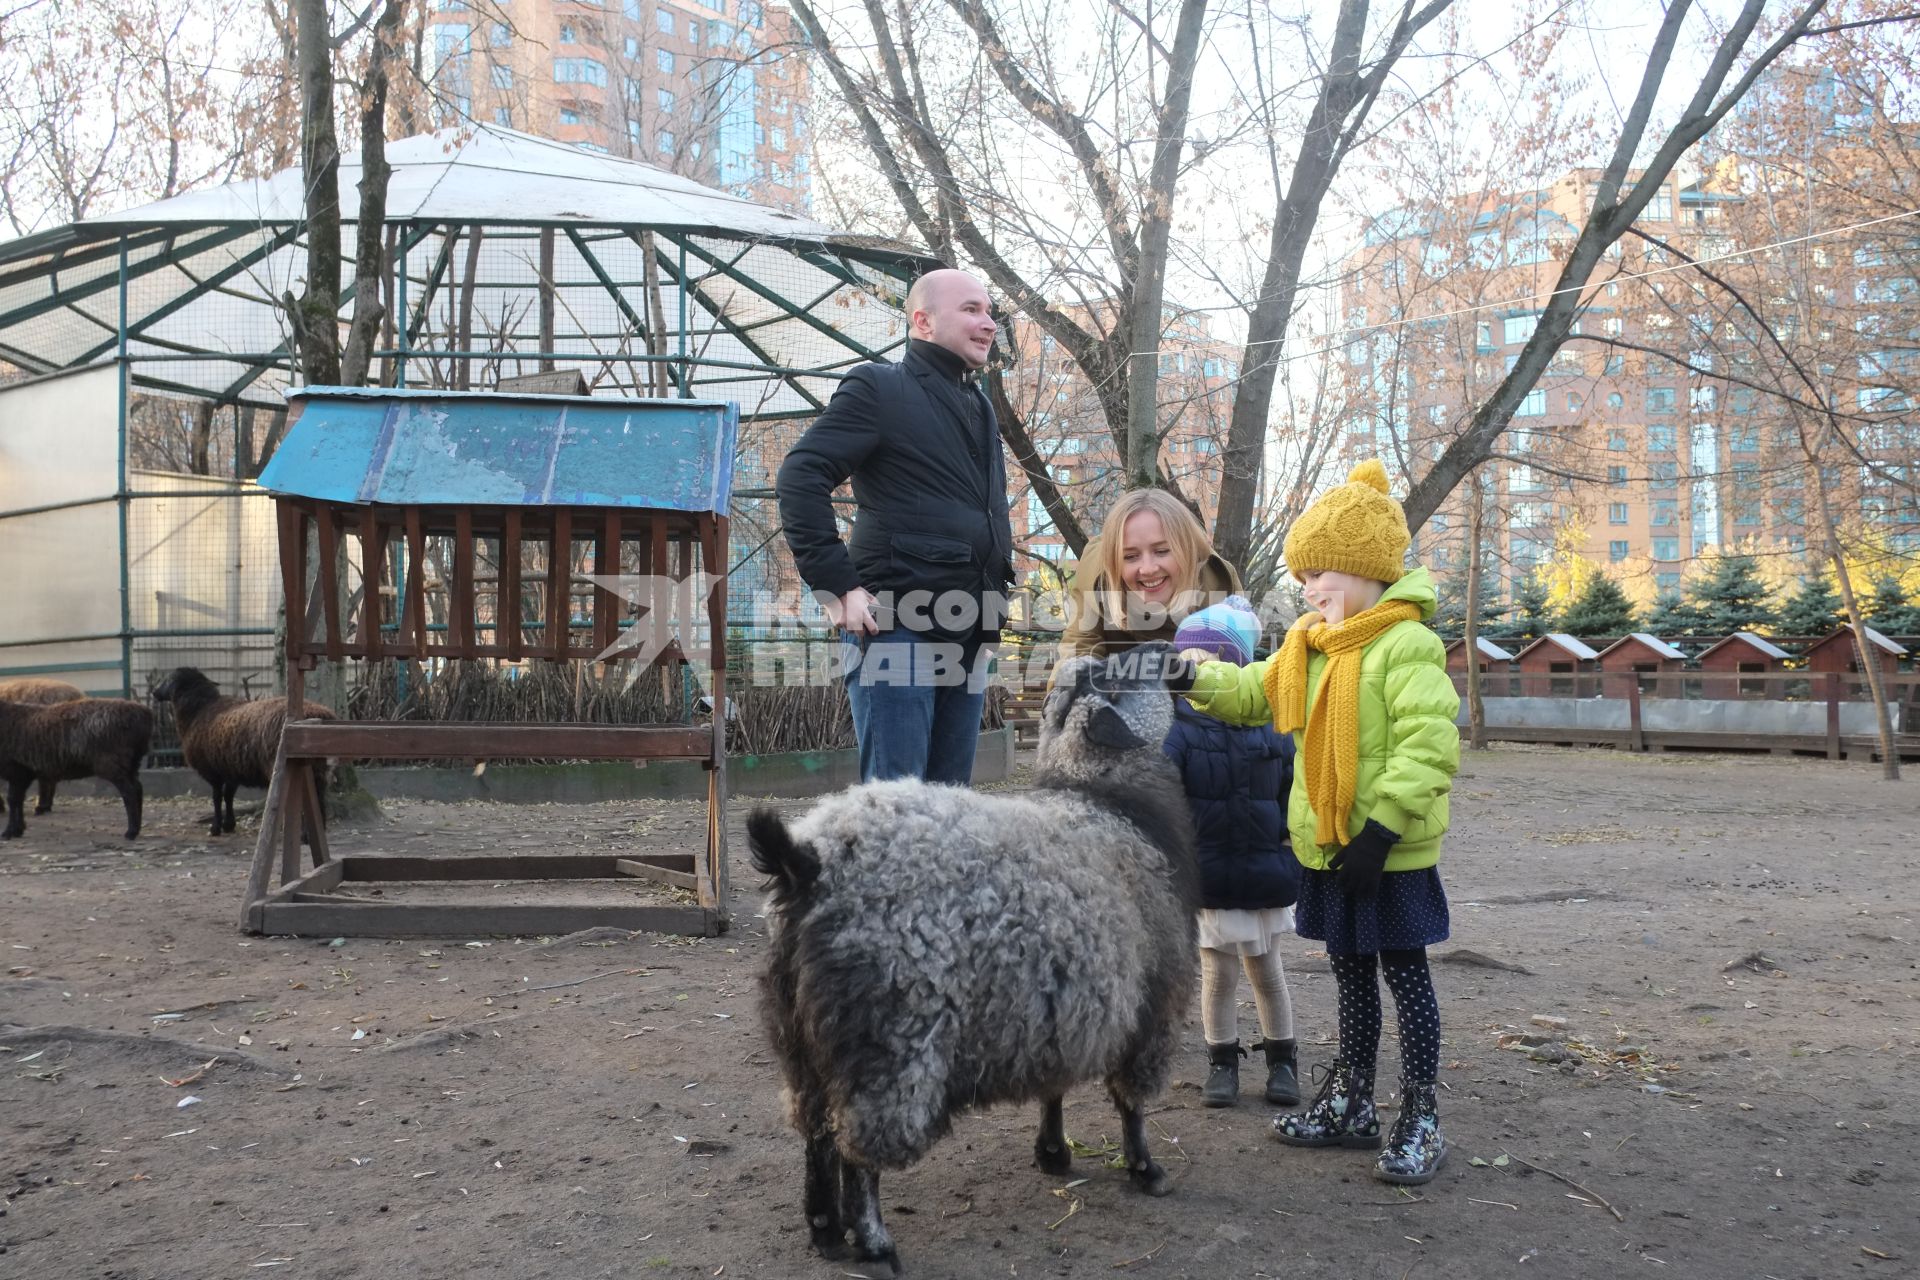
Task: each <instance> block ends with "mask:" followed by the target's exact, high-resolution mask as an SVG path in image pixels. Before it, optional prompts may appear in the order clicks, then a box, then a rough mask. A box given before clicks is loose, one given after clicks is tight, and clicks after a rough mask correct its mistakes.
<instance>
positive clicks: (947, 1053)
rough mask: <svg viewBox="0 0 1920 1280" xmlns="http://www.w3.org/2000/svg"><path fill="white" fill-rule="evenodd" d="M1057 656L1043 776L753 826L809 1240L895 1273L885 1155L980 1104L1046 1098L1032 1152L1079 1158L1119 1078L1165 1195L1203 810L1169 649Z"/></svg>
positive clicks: (1133, 1169)
mask: <svg viewBox="0 0 1920 1280" xmlns="http://www.w3.org/2000/svg"><path fill="white" fill-rule="evenodd" d="M1151 648H1155V649H1156V650H1157V652H1155V653H1153V654H1151V655H1150V658H1151V660H1150V661H1148V662H1146V663H1144V664H1134V665H1131V666H1130V665H1128V664H1129V663H1130V662H1131V661H1132V659H1131V658H1129V657H1125V656H1123V657H1116V658H1113V659H1110V660H1108V659H1098V658H1080V659H1074V660H1072V661H1070V662H1067V663H1063V664H1061V667H1060V669H1059V673H1058V675H1057V678H1056V680H1055V682H1054V687H1053V690H1052V691H1051V692H1050V693H1049V694H1048V695H1047V701H1046V705H1045V707H1044V708H1043V709H1042V711H1041V734H1040V754H1039V761H1038V767H1037V768H1036V771H1035V776H1034V782H1035V786H1034V789H1033V790H1032V791H1029V792H1027V793H1025V794H1022V795H982V794H978V793H976V792H973V791H970V790H966V789H963V788H959V787H947V786H935V785H930V784H928V783H923V782H882V783H874V784H870V785H867V786H862V787H856V788H854V789H852V790H851V791H848V792H845V793H843V794H841V795H838V796H834V797H832V798H830V799H828V800H825V801H823V802H822V803H821V804H820V805H819V806H818V807H816V808H815V809H814V810H813V811H812V812H811V813H809V814H807V815H806V816H805V817H804V818H802V819H800V820H799V821H798V822H796V823H794V824H793V825H792V826H791V827H789V826H788V825H787V824H786V823H785V822H783V821H782V820H781V818H780V817H779V816H778V815H777V814H775V813H773V812H772V811H771V810H766V809H762V810H758V811H756V812H755V813H754V814H752V815H751V816H750V817H749V818H748V820H747V834H748V836H749V837H750V839H751V841H752V845H753V861H754V865H755V866H756V867H758V868H759V869H760V870H761V871H762V872H764V873H766V874H767V876H768V877H769V878H770V887H771V888H772V890H773V896H772V901H771V904H770V910H769V912H768V920H769V924H770V928H769V932H770V934H771V937H772V946H771V948H770V951H771V954H770V956H769V959H768V964H767V970H766V973H765V975H764V976H763V978H762V991H763V994H764V1000H763V1001H762V1010H763V1013H764V1016H765V1018H766V1024H767V1030H768V1034H769V1036H770V1038H771V1039H772V1041H773V1045H774V1049H775V1051H776V1054H777V1056H778V1058H779V1060H780V1066H781V1070H782V1072H783V1074H784V1075H785V1077H786V1083H787V1088H788V1106H789V1114H790V1118H791V1120H792V1123H793V1125H794V1127H795V1128H796V1129H797V1130H799V1132H800V1133H801V1134H802V1135H803V1136H804V1137H805V1138H806V1142H807V1183H806V1196H805V1204H806V1211H807V1219H808V1226H809V1228H810V1229H811V1232H812V1237H813V1244H814V1247H815V1248H816V1249H818V1250H819V1251H820V1252H822V1253H823V1254H826V1255H827V1256H830V1257H831V1256H840V1252H841V1251H842V1250H843V1249H844V1246H845V1241H844V1238H843V1234H844V1232H845V1231H846V1230H848V1229H851V1231H852V1233H853V1235H854V1239H855V1243H856V1246H857V1250H858V1256H859V1257H860V1258H861V1259H863V1260H866V1261H886V1262H888V1263H890V1264H892V1265H893V1266H894V1267H895V1270H896V1271H897V1270H898V1255H897V1254H896V1253H895V1251H894V1248H893V1242H892V1237H891V1236H890V1235H889V1233H888V1231H887V1229H886V1226H885V1224H884V1223H883V1222H882V1220H881V1217H882V1215H881V1210H880V1201H879V1189H878V1188H879V1183H878V1177H879V1174H878V1171H879V1170H881V1169H887V1168H900V1167H902V1166H904V1165H908V1164H911V1163H912V1162H913V1161H915V1160H917V1159H918V1158H919V1157H920V1156H922V1155H923V1154H925V1153H926V1151H927V1149H928V1148H929V1147H931V1146H932V1145H933V1144H934V1142H935V1141H937V1140H938V1139H939V1138H940V1137H941V1135H943V1134H945V1133H946V1132H947V1131H948V1129H949V1128H950V1127H951V1125H952V1120H953V1116H954V1113H955V1112H957V1111H959V1110H961V1109H963V1108H966V1107H972V1106H982V1105H986V1104H990V1103H996V1102H1014V1101H1023V1100H1028V1099H1036V1100H1039V1101H1041V1102H1042V1103H1043V1108H1044V1109H1043V1112H1042V1117H1041V1126H1040V1136H1039V1138H1038V1139H1037V1140H1036V1142H1035V1144H1034V1159H1035V1161H1036V1163H1038V1164H1039V1166H1040V1167H1041V1169H1042V1170H1044V1171H1046V1172H1048V1173H1051V1174H1059V1173H1061V1172H1063V1171H1065V1170H1068V1169H1070V1168H1071V1167H1072V1161H1073V1156H1072V1153H1071V1152H1070V1151H1069V1150H1068V1148H1067V1141H1066V1135H1065V1132H1064V1130H1063V1128H1062V1121H1061V1098H1062V1096H1063V1095H1064V1094H1065V1093H1066V1091H1067V1090H1068V1089H1069V1088H1071V1087H1072V1086H1074V1085H1076V1084H1079V1083H1081V1082H1083V1081H1087V1080H1102V1081H1104V1082H1105V1084H1106V1086H1107V1092H1108V1095H1109V1096H1110V1097H1111V1098H1112V1100H1113V1103H1114V1106H1115V1108H1116V1109H1117V1110H1118V1111H1119V1113H1120V1128H1121V1136H1122V1148H1123V1151H1124V1154H1125V1156H1126V1164H1127V1170H1128V1176H1129V1177H1130V1179H1131V1180H1132V1182H1133V1183H1134V1185H1135V1186H1136V1187H1138V1188H1139V1189H1141V1190H1142V1191H1145V1192H1148V1193H1149V1194H1153V1195H1163V1194H1165V1193H1166V1192H1167V1191H1168V1190H1170V1189H1171V1185H1172V1184H1171V1180H1170V1179H1169V1178H1168V1176H1167V1173H1166V1171H1165V1170H1164V1169H1163V1168H1161V1167H1160V1165H1159V1164H1158V1163H1157V1162H1156V1161H1155V1160H1154V1159H1153V1154H1152V1150H1151V1147H1150V1144H1149V1140H1148V1137H1147V1132H1146V1124H1145V1120H1144V1104H1145V1102H1146V1101H1147V1100H1148V1099H1149V1098H1151V1097H1152V1096H1153V1095H1154V1094H1155V1093H1157V1092H1159V1090H1160V1089H1161V1087H1162V1086H1163V1085H1164V1084H1165V1083H1166V1076H1167V1069H1168V1064H1169V1062H1170V1061H1171V1058H1172V1053H1173V1047H1174V1042H1175V1039H1176V1037H1177V1036H1178V1034H1179V1027H1180V1023H1181V1019H1182V1015H1183V1014H1184V1013H1185V1011H1186V1006H1187V1002H1188V1000H1189V998H1190V997H1191V994H1192V991H1193V986H1194V969H1195V957H1196V951H1195V949H1194V940H1193V938H1194V915H1193V912H1194V906H1195V904H1196V902H1197V901H1198V872H1197V870H1196V867H1195V863H1194V853H1193V820H1192V817H1191V815H1190V814H1189V813H1188V812H1187V806H1186V795H1185V792H1184V791H1183V790H1182V788H1181V785H1180V779H1179V777H1178V775H1177V774H1176V773H1175V771H1174V769H1173V766H1172V764H1171V763H1170V762H1169V761H1168V760H1167V759H1166V757H1165V756H1164V755H1163V754H1162V753H1161V751H1160V743H1161V742H1162V740H1163V739H1164V738H1165V737H1166V733H1167V729H1168V727H1169V726H1170V724H1171V723H1172V719H1173V705H1172V699H1171V698H1170V697H1169V696H1168V694H1167V691H1166V687H1165V685H1164V684H1163V683H1162V682H1161V678H1160V672H1161V671H1162V670H1163V669H1164V663H1165V661H1166V660H1167V659H1170V658H1171V656H1172V650H1171V648H1169V647H1168V646H1165V645H1160V646H1154V647H1151Z"/></svg>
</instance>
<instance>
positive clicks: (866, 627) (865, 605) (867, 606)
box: [820, 587, 880, 636]
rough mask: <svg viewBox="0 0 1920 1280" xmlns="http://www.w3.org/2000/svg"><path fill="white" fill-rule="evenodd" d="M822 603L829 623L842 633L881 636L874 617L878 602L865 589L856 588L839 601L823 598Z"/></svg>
mask: <svg viewBox="0 0 1920 1280" xmlns="http://www.w3.org/2000/svg"><path fill="white" fill-rule="evenodd" d="M820 603H821V605H822V606H824V607H825V608H826V611H827V621H829V622H831V623H833V625H834V626H836V627H839V628H840V629H841V630H842V631H849V632H852V633H853V634H854V635H857V636H871V635H878V634H880V624H879V622H877V621H876V620H875V619H874V616H873V606H874V605H875V604H876V603H878V602H877V601H876V600H875V599H874V596H873V593H872V592H870V591H868V590H867V589H866V588H865V587H855V588H854V589H853V590H851V591H849V592H847V594H845V595H843V596H840V597H838V598H837V599H836V598H835V597H833V596H823V597H822V598H821V601H820Z"/></svg>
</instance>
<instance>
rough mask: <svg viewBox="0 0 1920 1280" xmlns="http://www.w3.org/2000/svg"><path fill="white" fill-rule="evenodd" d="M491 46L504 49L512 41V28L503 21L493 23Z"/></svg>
mask: <svg viewBox="0 0 1920 1280" xmlns="http://www.w3.org/2000/svg"><path fill="white" fill-rule="evenodd" d="M492 39H493V47H494V48H496V49H504V48H506V47H507V46H508V45H510V44H512V43H513V28H512V27H511V26H509V25H507V24H506V23H504V22H496V23H494V24H493V35H492Z"/></svg>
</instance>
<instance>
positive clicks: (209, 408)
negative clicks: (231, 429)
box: [187, 400, 219, 476]
mask: <svg viewBox="0 0 1920 1280" xmlns="http://www.w3.org/2000/svg"><path fill="white" fill-rule="evenodd" d="M218 408H219V406H218V405H216V404H215V403H214V402H213V401H211V400H202V401H200V402H199V403H198V404H196V405H194V406H193V448H192V450H191V452H190V453H189V454H188V457H187V470H189V471H191V472H193V474H194V475H197V476H205V475H212V474H213V463H212V461H211V460H210V458H209V457H208V455H209V454H211V453H212V452H213V414H214V410H216V409H218Z"/></svg>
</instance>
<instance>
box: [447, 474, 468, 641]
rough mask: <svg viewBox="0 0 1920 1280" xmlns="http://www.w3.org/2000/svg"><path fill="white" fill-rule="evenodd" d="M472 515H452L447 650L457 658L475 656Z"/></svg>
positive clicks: (459, 512)
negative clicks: (451, 590)
mask: <svg viewBox="0 0 1920 1280" xmlns="http://www.w3.org/2000/svg"><path fill="white" fill-rule="evenodd" d="M473 622H474V618H473V512H472V511H471V510H469V509H468V508H466V507H459V508H456V509H455V510H454V513H453V602H452V604H451V606H450V607H449V608H448V609H447V647H448V649H449V651H450V652H451V653H453V655H454V656H456V657H461V658H471V657H473V656H474V637H473Z"/></svg>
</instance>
